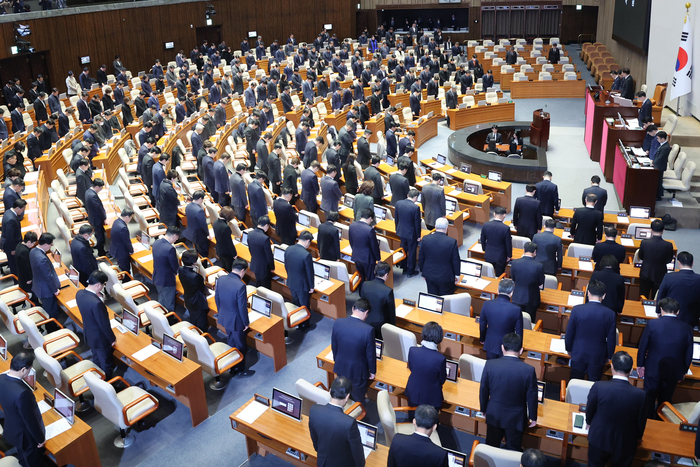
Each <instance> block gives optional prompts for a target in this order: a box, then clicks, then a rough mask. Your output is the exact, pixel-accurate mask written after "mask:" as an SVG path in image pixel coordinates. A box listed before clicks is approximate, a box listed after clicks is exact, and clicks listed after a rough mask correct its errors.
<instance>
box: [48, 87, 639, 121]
mask: <svg viewBox="0 0 700 467" xmlns="http://www.w3.org/2000/svg"><path fill="white" fill-rule="evenodd" d="M637 98H638V99H639V100H641V101H642V105H641V107H639V115H638V116H637V119H638V121H639V123H640V125H641V123H642V120H643V119H644V118H645V117H649V118H651V107H652V105H651V100H650V99H649V98H648V97H647V93H646V92H644V91H639V92H638V93H637ZM34 108H35V110H36V106H35V107H34Z"/></svg>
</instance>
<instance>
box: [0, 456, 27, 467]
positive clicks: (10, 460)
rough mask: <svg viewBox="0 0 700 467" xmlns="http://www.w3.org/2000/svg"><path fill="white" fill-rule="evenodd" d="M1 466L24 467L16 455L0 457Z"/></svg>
mask: <svg viewBox="0 0 700 467" xmlns="http://www.w3.org/2000/svg"><path fill="white" fill-rule="evenodd" d="M0 467H22V464H20V463H19V461H18V460H17V458H16V457H14V456H5V457H3V458H2V459H0Z"/></svg>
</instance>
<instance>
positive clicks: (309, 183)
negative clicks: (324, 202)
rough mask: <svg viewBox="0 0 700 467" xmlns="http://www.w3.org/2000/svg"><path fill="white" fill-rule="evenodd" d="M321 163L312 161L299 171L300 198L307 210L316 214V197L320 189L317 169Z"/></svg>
mask: <svg viewBox="0 0 700 467" xmlns="http://www.w3.org/2000/svg"><path fill="white" fill-rule="evenodd" d="M320 167H321V163H320V162H318V161H312V162H311V164H309V167H307V168H306V169H304V170H303V171H302V172H301V200H302V201H303V202H304V207H306V210H307V211H309V212H312V213H314V214H316V212H317V211H318V201H317V199H316V197H317V196H318V193H319V191H320V188H319V184H318V171H319V168H320Z"/></svg>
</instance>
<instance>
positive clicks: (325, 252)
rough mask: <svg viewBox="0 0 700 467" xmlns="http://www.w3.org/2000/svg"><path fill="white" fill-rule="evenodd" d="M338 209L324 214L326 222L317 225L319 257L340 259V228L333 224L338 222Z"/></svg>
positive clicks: (332, 259)
mask: <svg viewBox="0 0 700 467" xmlns="http://www.w3.org/2000/svg"><path fill="white" fill-rule="evenodd" d="M338 217H339V216H338V211H331V212H329V213H328V214H326V222H324V223H323V224H321V225H320V226H319V227H318V238H317V242H318V252H319V255H320V257H321V259H325V260H328V261H338V260H339V259H340V229H338V227H336V226H335V225H334V224H335V223H336V222H338Z"/></svg>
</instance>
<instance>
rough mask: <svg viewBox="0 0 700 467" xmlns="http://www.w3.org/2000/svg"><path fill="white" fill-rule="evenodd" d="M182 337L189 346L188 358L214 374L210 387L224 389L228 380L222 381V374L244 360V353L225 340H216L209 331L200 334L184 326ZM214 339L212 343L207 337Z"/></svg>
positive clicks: (215, 389) (181, 332) (217, 389)
mask: <svg viewBox="0 0 700 467" xmlns="http://www.w3.org/2000/svg"><path fill="white" fill-rule="evenodd" d="M180 337H181V338H182V340H184V341H185V345H186V346H187V358H189V359H190V360H192V361H194V362H197V363H199V364H200V365H201V366H202V369H203V370H204V371H206V372H207V373H208V374H210V375H212V376H214V381H212V382H211V383H209V388H210V389H212V390H214V391H220V390H222V389H224V388H225V387H226V385H227V382H224V381H221V374H222V373H224V372H226V371H228V370H230V369H232V368H233V367H235V366H236V365H238V364H239V363H241V362H242V361H243V354H241V352H240V351H239V350H238V349H237V348H235V347H231V346H229V345H228V344H226V343H224V342H216V341H215V340H214V338H213V337H211V335H209V333H204V334H201V335H200V334H199V333H198V332H196V331H194V330H192V329H190V328H182V330H181V331H180ZM205 337H206V338H208V339H209V340H210V341H212V343H211V344H209V343H208V342H207V340H206V339H205Z"/></svg>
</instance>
